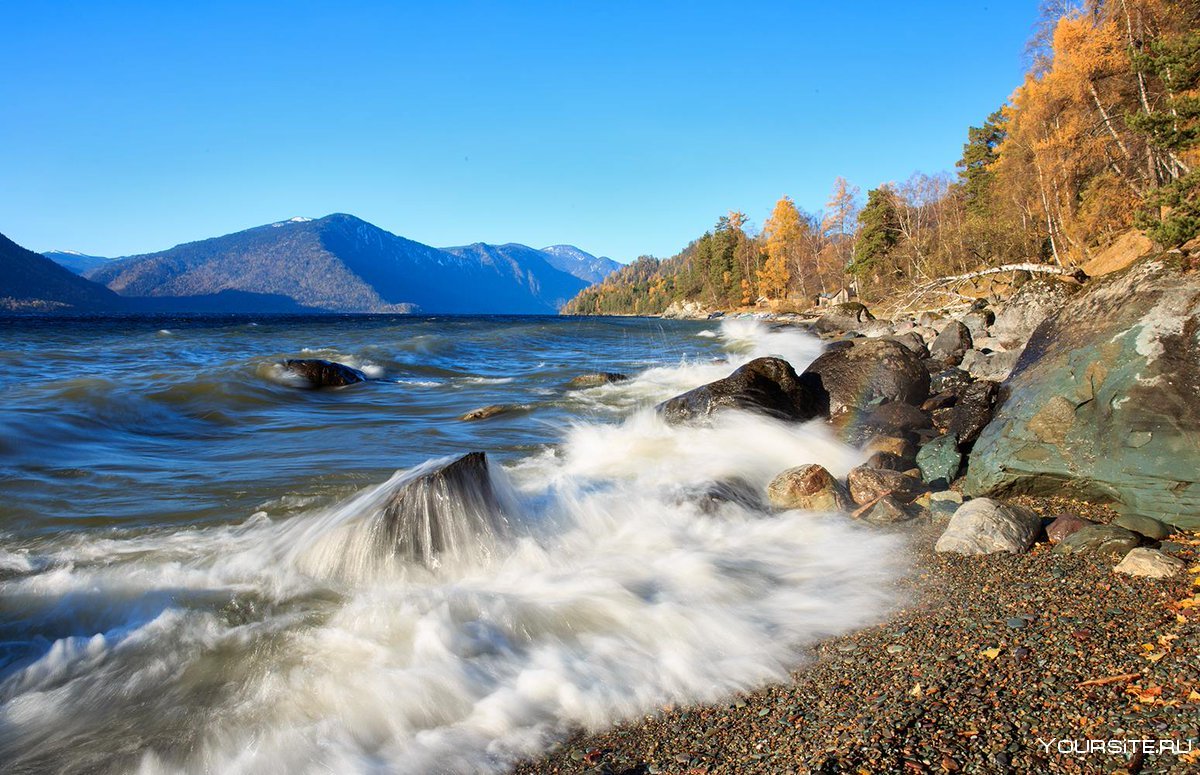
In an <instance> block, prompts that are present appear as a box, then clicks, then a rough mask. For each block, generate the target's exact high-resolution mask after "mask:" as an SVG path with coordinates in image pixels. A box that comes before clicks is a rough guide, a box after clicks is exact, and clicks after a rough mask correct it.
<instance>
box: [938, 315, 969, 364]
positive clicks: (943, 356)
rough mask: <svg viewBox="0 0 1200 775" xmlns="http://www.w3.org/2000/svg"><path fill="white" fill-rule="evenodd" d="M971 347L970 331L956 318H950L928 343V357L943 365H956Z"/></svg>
mask: <svg viewBox="0 0 1200 775" xmlns="http://www.w3.org/2000/svg"><path fill="white" fill-rule="evenodd" d="M970 349H971V332H970V331H969V330H968V329H967V327H966V326H964V325H963V324H962V323H960V322H958V321H957V320H951V321H950V322H949V323H948V324H947V325H946V327H945V328H943V329H942V332H941V333H940V334H938V335H937V338H936V339H934V340H933V344H931V345H929V357H930V358H931V359H932V360H934V361H936V362H938V363H941V364H943V365H945V366H957V365H958V364H959V363H961V362H962V359H963V354H964V353H966V351H967V350H970Z"/></svg>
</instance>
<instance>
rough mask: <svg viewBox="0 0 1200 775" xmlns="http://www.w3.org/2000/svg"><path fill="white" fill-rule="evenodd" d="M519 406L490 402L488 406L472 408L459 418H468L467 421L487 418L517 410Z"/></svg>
mask: <svg viewBox="0 0 1200 775" xmlns="http://www.w3.org/2000/svg"><path fill="white" fill-rule="evenodd" d="M518 408H519V407H516V406H513V405H512V404H490V405H488V406H481V407H479V408H478V409H472V410H471V411H469V412H467V413H466V414H464V415H463V416H461V417H459V418H458V419H460V420H466V421H467V422H472V421H474V420H486V419H488V418H489V417H496V416H497V415H501V414H508V413H509V412H515V411H516V410H517V409H518Z"/></svg>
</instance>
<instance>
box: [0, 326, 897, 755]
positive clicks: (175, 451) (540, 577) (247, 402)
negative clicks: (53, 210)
mask: <svg viewBox="0 0 1200 775" xmlns="http://www.w3.org/2000/svg"><path fill="white" fill-rule="evenodd" d="M819 352H820V344H819V342H818V341H817V340H815V339H813V338H810V337H808V336H807V335H805V334H803V333H800V332H798V331H795V330H788V329H779V330H772V329H769V328H767V327H766V326H765V325H763V324H762V323H759V322H756V321H751V320H732V321H725V322H722V323H718V322H683V321H660V320H647V319H633V318H628V319H576V318H545V317H542V318H532V317H529V318H468V317H461V318H445V317H442V318H422V317H400V316H397V317H337V316H330V317H294V318H292V317H242V318H154V319H140V320H136V319H92V320H14V319H8V320H0V391H2V394H0V762H3V763H4V767H3V769H4V771H5V772H9V773H12V772H127V771H139V772H147V773H152V772H222V773H226V772H245V773H264V772H279V773H296V772H338V773H348V772H402V773H407V772H412V773H426V772H454V773H458V772H463V773H468V772H483V771H503V770H504V769H505V768H506V767H507V766H509V765H510V764H511V762H512V761H513V760H514V759H515V758H517V757H521V756H528V755H534V754H536V753H537V752H539V751H542V750H545V748H546V747H547V746H549V745H551V744H553V742H554V741H555V740H557V739H560V738H561V737H562V736H563V735H564V734H566V733H568V732H569V731H570V730H572V729H576V728H586V729H597V728H601V727H604V726H605V725H608V724H611V723H613V722H615V721H617V720H620V719H623V718H629V717H634V716H638V715H641V714H643V713H647V712H652V711H653V710H655V709H656V708H658V707H660V706H662V705H664V704H667V703H682V702H698V701H716V700H720V699H722V698H724V697H727V696H729V695H730V694H731V693H733V692H735V691H737V690H740V689H745V688H749V687H753V686H758V685H761V684H763V683H764V682H768V681H772V680H780V679H782V678H785V677H786V675H787V671H788V670H789V669H791V668H793V667H795V666H797V665H798V664H800V663H801V662H802V659H803V649H804V648H805V647H806V646H810V645H812V644H813V643H814V642H815V641H816V640H818V639H820V638H822V637H827V636H829V635H832V634H837V633H841V632H845V631H847V630H849V629H853V628H856V627H860V626H863V625H865V624H869V623H871V622H874V621H876V620H878V619H879V618H880V617H881V616H882V615H883V614H884V613H885V612H886V611H887V609H888V607H889V606H890V605H893V604H894V602H895V601H894V600H892V599H891V597H890V594H891V593H890V592H889V590H890V589H891V587H890V585H889V584H888V583H887V582H888V581H889V580H890V579H891V578H893V577H894V576H895V575H896V574H897V573H899V572H902V569H901V568H899V567H898V565H897V563H898V560H897V559H896V558H897V557H898V556H899V553H898V552H896V551H895V550H896V548H897V541H898V539H896V538H894V537H890V536H887V535H884V534H881V533H878V532H874V531H866V530H863V529H862V528H861V527H859V526H858V525H855V524H854V523H852V522H850V521H849V520H847V519H846V518H845V517H843V516H838V515H819V514H804V513H798V512H789V513H784V514H776V515H768V514H765V513H763V512H761V511H758V510H755V509H752V508H747V507H745V506H742V505H738V504H737V503H727V504H724V505H721V506H720V507H719V508H717V509H716V510H715V511H714V510H712V509H705V508H702V505H703V499H700V498H697V497H696V493H697V492H699V491H702V490H703V489H704V488H705V487H707V486H709V485H711V484H712V483H713V482H719V481H725V482H729V481H740V482H742V483H743V484H744V485H746V486H747V487H749V488H751V489H757V490H761V489H762V488H764V487H765V485H766V483H767V482H768V481H769V480H770V478H771V477H772V476H773V475H775V474H776V473H778V472H779V471H781V470H783V469H785V468H788V467H790V466H794V465H799V464H802V463H808V462H819V463H822V464H824V465H825V466H826V467H827V468H829V469H830V470H831V471H833V472H834V473H835V474H838V475H842V474H845V472H846V471H848V470H849V468H851V467H852V466H853V465H855V464H857V463H858V462H860V460H861V457H862V455H861V453H859V452H856V451H854V450H852V449H850V448H848V447H845V446H843V445H842V444H840V443H839V442H837V441H835V440H834V439H833V437H832V436H831V435H830V434H829V432H828V431H827V429H826V428H824V427H823V426H822V425H821V424H819V423H810V424H804V425H796V424H787V423H783V422H780V421H776V420H771V419H767V418H764V417H759V416H751V415H744V414H740V413H733V414H727V415H724V416H719V417H718V419H717V420H716V421H715V422H714V423H713V424H711V425H709V426H705V427H690V428H680V427H668V426H666V425H665V424H664V423H662V422H661V421H660V420H659V419H658V418H657V416H656V415H655V414H654V412H653V406H654V404H655V403H657V402H659V401H662V400H663V399H666V398H669V397H671V396H672V395H675V394H677V393H680V392H682V391H684V390H688V389H690V388H693V387H696V386H698V385H700V384H703V383H705V382H708V381H711V380H713V379H717V378H720V377H722V376H725V375H726V374H728V373H729V372H730V371H731V370H732V369H733V368H735V367H736V366H737V365H738V364H740V363H743V362H745V361H747V360H749V359H750V358H753V357H757V356H759V355H768V354H771V355H779V356H782V357H785V358H787V359H788V360H789V361H791V362H792V363H793V365H795V366H796V367H797V369H798V370H799V369H802V368H803V366H804V365H806V364H807V363H808V362H809V361H811V360H812V359H813V358H815V357H816V355H817V354H818V353H819ZM306 357H308V358H327V359H331V360H337V361H341V362H344V363H347V364H350V365H352V366H355V367H356V368H359V369H361V370H363V371H364V372H365V373H367V374H368V375H369V376H371V377H373V378H375V379H374V380H372V381H370V382H366V383H362V384H357V385H352V386H349V387H346V388H341V389H333V390H301V389H297V387H296V386H295V385H293V384H289V382H288V381H287V380H286V379H282V378H281V377H280V374H279V370H278V369H277V368H276V367H275V366H274V364H276V363H277V362H279V361H280V360H282V359H284V358H306ZM594 371H615V372H623V373H626V374H628V375H630V377H631V379H629V380H627V381H624V382H618V383H613V384H608V385H602V386H600V387H595V388H590V389H584V390H572V389H569V388H568V387H567V383H568V382H569V380H570V379H571V378H572V377H575V376H577V375H580V374H583V373H587V372H594ZM488 404H513V405H517V406H519V407H520V409H519V411H515V412H511V413H509V414H504V415H501V416H497V417H494V418H491V419H487V420H482V421H476V422H464V421H461V420H459V419H458V417H459V416H460V415H462V414H463V413H464V412H467V411H468V410H471V409H474V408H477V407H480V406H484V405H488ZM473 450H479V451H484V452H487V453H488V454H489V456H490V458H491V460H492V462H493V465H492V469H493V479H494V482H495V485H496V487H497V490H498V492H500V493H502V494H503V495H504V497H506V498H508V499H509V500H508V504H509V505H508V507H507V509H506V518H507V520H508V524H509V527H510V528H511V529H510V530H509V531H506V532H505V534H504V535H502V536H498V537H495V538H494V539H492V538H489V539H488V540H487V541H486V542H485V544H486V545H482V546H481V547H478V548H481V551H476V552H473V553H470V554H469V556H468V555H462V556H454V557H446V558H444V562H439V563H435V564H434V565H433V566H432V567H427V566H425V565H422V564H419V563H413V562H406V561H405V560H404V559H403V558H400V557H396V556H392V555H389V554H387V553H386V552H383V553H378V552H376V553H374V554H372V555H371V561H370V562H367V561H364V560H363V559H362V557H361V556H360V555H361V552H362V550H363V547H369V546H370V542H371V541H374V540H375V536H376V533H375V532H374V529H375V527H377V525H378V521H379V519H380V514H381V508H382V504H383V503H385V502H386V501H387V499H388V498H389V497H390V496H391V495H392V494H394V493H395V492H396V491H397V490H398V489H399V488H402V487H403V486H404V485H405V484H406V483H407V482H408V481H410V480H411V479H412V478H413V477H414V476H416V475H418V474H420V473H421V472H422V471H425V470H427V469H428V468H430V467H431V466H436V465H438V464H440V463H442V462H445V461H446V460H449V459H452V456H457V455H461V454H463V453H465V452H469V451H473ZM431 461H432V462H431ZM376 548H377V547H376ZM372 551H374V550H372Z"/></svg>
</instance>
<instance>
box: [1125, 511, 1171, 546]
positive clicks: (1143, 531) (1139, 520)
mask: <svg viewBox="0 0 1200 775" xmlns="http://www.w3.org/2000/svg"><path fill="white" fill-rule="evenodd" d="M1113 524H1114V525H1116V526H1117V527H1123V528H1125V529H1126V530H1131V531H1133V532H1134V533H1137V534H1138V535H1143V536H1146V538H1149V539H1150V540H1151V541H1161V540H1163V539H1164V538H1166V537H1167V536H1169V535H1170V534H1171V528H1170V527H1168V526H1166V525H1164V524H1163V523H1161V522H1159V521H1158V520H1157V519H1153V518H1151V517H1143V516H1140V515H1138V514H1122V515H1121V516H1119V517H1117V518H1116V519H1114V520H1113Z"/></svg>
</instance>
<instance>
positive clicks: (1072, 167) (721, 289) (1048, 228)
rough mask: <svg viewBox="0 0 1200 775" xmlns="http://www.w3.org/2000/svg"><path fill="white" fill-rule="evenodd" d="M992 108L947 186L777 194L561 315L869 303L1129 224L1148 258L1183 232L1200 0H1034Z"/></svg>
mask: <svg viewBox="0 0 1200 775" xmlns="http://www.w3.org/2000/svg"><path fill="white" fill-rule="evenodd" d="M1029 55H1030V67H1029V70H1028V72H1027V73H1026V76H1025V80H1024V82H1023V83H1022V84H1020V85H1019V86H1018V87H1017V88H1016V90H1015V91H1014V92H1013V94H1012V95H1011V97H1010V98H1009V100H1008V101H1007V102H1006V103H1005V104H1004V105H1001V106H998V109H997V110H996V111H995V112H994V113H993V114H992V115H990V116H988V117H986V119H984V120H983V121H982V122H981V124H980V125H979V126H975V127H970V128H969V129H968V130H967V132H966V143H965V144H964V146H963V153H962V158H961V159H960V160H959V162H958V164H957V170H956V173H954V174H950V173H945V172H943V173H935V174H924V173H916V174H914V175H912V176H911V177H909V178H908V179H907V180H903V181H894V182H885V183H879V184H877V185H875V186H874V187H873V188H871V189H870V190H868V191H867V192H866V195H865V197H864V196H863V195H862V192H861V191H860V189H858V188H856V187H855V186H853V185H851V184H850V183H849V182H847V181H845V180H843V179H840V178H839V179H838V180H837V181H836V182H835V183H834V185H833V190H832V192H831V194H830V197H829V200H828V202H827V203H826V206H825V209H824V210H823V211H821V212H816V213H808V212H804V211H803V210H801V209H799V208H798V207H797V206H796V204H795V203H794V202H793V201H792V200H791V199H790V198H788V197H786V196H785V197H783V198H782V199H780V200H779V201H778V202H777V203H776V204H775V206H774V209H773V210H772V211H771V213H770V215H769V217H768V218H767V219H766V220H765V222H764V223H763V228H762V230H761V232H757V233H752V232H751V231H748V230H747V228H746V224H747V222H748V219H747V216H746V214H745V213H744V212H741V211H733V212H730V213H728V214H727V215H725V216H722V217H721V218H720V219H719V220H718V222H717V224H716V226H715V227H714V228H713V230H711V231H709V232H707V233H706V234H704V235H703V236H701V237H700V238H698V239H696V240H695V241H693V242H692V243H691V244H689V245H688V246H687V247H686V248H684V250H683V251H681V252H680V253H679V254H678V255H676V256H675V257H673V258H670V259H666V260H662V261H660V260H657V259H654V258H650V257H643V258H640V259H638V260H637V261H636V262H634V263H633V264H631V265H629V266H627V267H626V268H624V269H622V270H621V271H619V272H617V273H615V274H613V275H611V276H610V277H609V278H607V279H606V280H605V281H604V282H603V283H600V284H599V285H595V286H592V287H590V288H587V289H585V290H584V291H583V292H582V293H580V294H579V295H578V296H576V297H575V298H574V299H573V300H572V301H571V302H570V303H569V304H568V305H567V307H566V308H565V309H564V312H567V313H574V314H605V313H634V314H656V313H660V312H662V311H663V310H665V309H666V308H667V307H668V305H670V304H671V302H673V301H682V300H689V301H699V302H701V303H703V304H705V305H709V306H712V307H721V308H731V307H739V306H750V305H753V304H756V303H764V302H777V301H779V300H785V299H787V300H792V301H793V302H795V303H796V304H797V305H798V306H811V305H812V303H813V301H814V300H815V298H816V296H817V294H818V293H821V292H823V291H825V292H828V291H833V290H837V289H840V288H841V287H843V286H845V285H848V284H850V283H852V282H853V283H856V284H857V287H858V289H859V291H860V293H861V294H862V295H863V296H864V297H866V298H868V299H872V298H881V297H884V296H887V295H888V294H889V293H890V292H891V291H892V290H894V289H896V288H900V287H910V286H912V285H913V284H919V283H921V282H925V281H928V280H929V279H932V278H936V277H939V276H941V275H945V274H952V273H959V272H968V271H973V270H976V269H981V268H985V267H989V266H1002V265H1007V264H1010V263H1026V262H1035V263H1045V264H1050V265H1055V266H1063V267H1071V266H1075V265H1082V264H1083V263H1085V262H1087V261H1088V260H1089V259H1090V258H1092V257H1093V256H1094V255H1095V254H1096V253H1097V252H1099V251H1100V250H1102V249H1104V248H1105V247H1106V246H1108V245H1109V244H1111V243H1112V242H1113V241H1114V240H1115V239H1116V238H1117V237H1118V236H1119V235H1121V234H1122V233H1124V232H1126V231H1128V230H1129V229H1130V228H1132V227H1136V228H1139V229H1143V230H1145V232H1146V234H1147V235H1148V236H1149V237H1150V238H1151V239H1152V240H1154V241H1155V242H1156V243H1158V245H1160V246H1162V247H1172V246H1176V245H1180V244H1182V243H1184V242H1186V241H1188V240H1190V239H1192V238H1194V237H1196V236H1197V235H1198V234H1200V197H1198V192H1200V166H1198V165H1200V147H1198V146H1200V0H1182V1H1177V2H1171V1H1170V0H1090V1H1089V2H1087V3H1086V4H1083V5H1082V6H1080V5H1079V4H1077V3H1071V2H1051V3H1049V4H1047V5H1046V6H1045V8H1044V10H1043V18H1042V20H1041V22H1040V23H1039V25H1038V27H1037V29H1036V31H1035V34H1034V36H1033V38H1032V39H1031V41H1030V44H1029Z"/></svg>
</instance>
